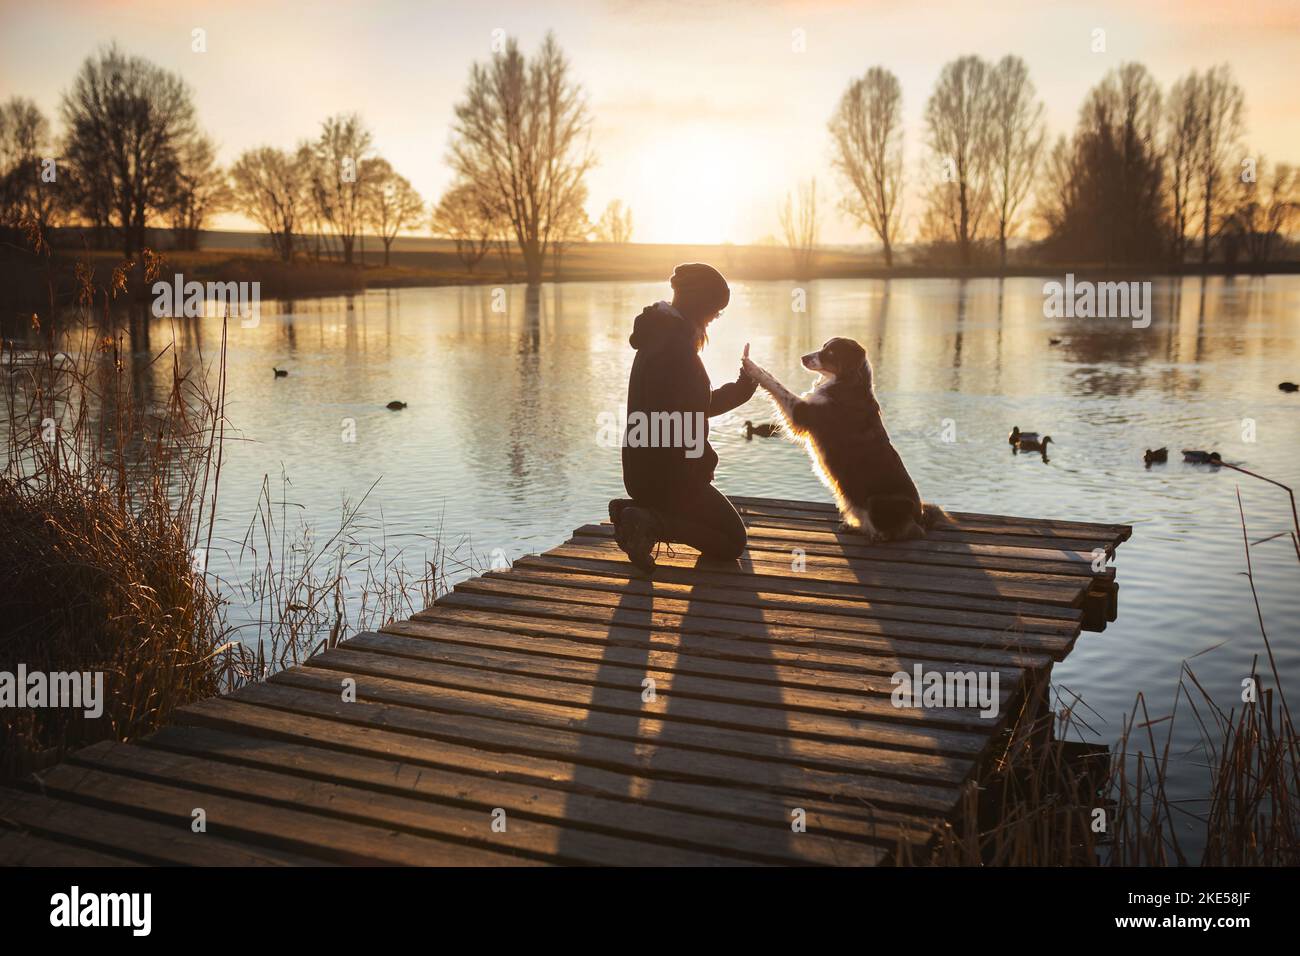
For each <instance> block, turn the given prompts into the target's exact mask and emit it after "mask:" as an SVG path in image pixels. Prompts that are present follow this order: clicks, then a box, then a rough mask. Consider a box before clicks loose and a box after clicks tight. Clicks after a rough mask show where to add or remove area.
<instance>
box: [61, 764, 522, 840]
mask: <svg viewBox="0 0 1300 956" xmlns="http://www.w3.org/2000/svg"><path fill="white" fill-rule="evenodd" d="M105 747H130V749H131V750H132V751H141V752H143V751H144V748H139V747H131V746H130V745H125V744H96V745H95V747H88V748H86V749H85V750H81V751H78V752H77V753H76V754H75V755H74V756H75V759H76V760H78V761H81V760H82V759H83V758H88V757H92V756H93V755H94V754H95V753H97V752H98V751H97V749H96V748H105ZM41 780H42V783H43V785H44V786H45V787H46V789H47V790H49V791H50V792H53V793H57V794H61V795H63V796H66V797H69V798H74V799H77V800H80V801H84V802H87V803H92V804H94V805H97V806H101V807H111V808H113V809H114V810H116V811H118V812H129V813H133V814H137V815H142V816H146V817H148V818H149V819H153V820H160V821H165V822H167V823H170V824H172V825H173V826H176V827H178V828H182V829H184V830H187V831H188V830H189V828H190V824H191V822H192V819H193V817H192V813H193V811H194V810H195V808H202V809H203V810H204V811H205V812H206V814H207V827H208V832H207V834H206V835H207V836H223V837H226V838H227V839H229V840H232V841H237V842H239V843H253V844H255V847H257V848H262V847H278V848H281V849H286V850H289V851H290V852H294V853H302V854H305V855H308V856H312V857H317V858H319V859H322V860H327V861H331V862H335V863H350V864H362V865H366V864H369V865H375V864H378V865H390V866H391V865H416V866H419V865H434V864H437V865H446V866H475V865H478V866H503V865H511V866H517V865H528V864H530V863H532V862H533V861H531V860H528V859H526V858H523V857H517V856H513V855H508V854H507V853H500V852H495V851H492V850H486V849H482V848H480V847H468V846H464V845H462V844H460V843H455V842H450V841H441V840H432V839H428V838H426V837H422V836H416V835H414V834H411V833H404V832H401V831H398V830H394V829H391V828H387V827H376V826H368V825H364V824H359V823H354V822H351V821H348V820H338V819H329V820H326V819H323V818H321V817H319V816H316V815H314V814H310V813H304V812H302V811H299V810H291V809H288V808H285V807H280V806H273V805H271V804H267V803H260V802H256V801H253V800H244V799H237V798H233V797H228V796H224V795H222V794H218V793H213V792H211V791H204V790H201V789H198V788H194V787H190V786H172V785H168V784H162V783H158V782H156V781H153V780H147V779H144V778H142V777H139V776H126V775H123V774H120V773H107V772H104V771H103V770H100V769H97V768H95V767H91V766H88V765H85V764H84V763H65V764H59V765H58V766H55V767H51V768H50V769H48V770H46V771H45V772H44V773H43V774H42V775H41ZM252 851H253V848H252V847H250V852H252Z"/></svg>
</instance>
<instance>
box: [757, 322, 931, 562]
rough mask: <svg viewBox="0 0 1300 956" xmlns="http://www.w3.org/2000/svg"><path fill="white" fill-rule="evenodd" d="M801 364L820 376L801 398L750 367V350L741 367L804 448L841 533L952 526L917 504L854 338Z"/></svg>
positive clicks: (897, 536) (892, 535)
mask: <svg viewBox="0 0 1300 956" xmlns="http://www.w3.org/2000/svg"><path fill="white" fill-rule="evenodd" d="M802 362H803V366H804V368H806V369H808V370H809V371H811V372H817V373H818V374H819V375H820V376H821V378H820V379H819V380H818V381H817V383H816V384H815V386H814V387H813V389H812V390H811V391H810V392H807V393H805V394H804V395H795V394H794V393H793V392H791V391H790V390H789V389H788V388H786V387H785V386H784V385H782V384H781V383H780V382H778V381H777V380H776V378H775V377H774V376H773V375H772V374H771V373H770V372H768V371H767V370H766V369H765V368H763V367H762V366H760V365H758V364H757V363H755V362H754V361H753V360H751V359H750V357H749V346H748V345H747V346H745V353H744V358H743V359H742V361H741V364H742V366H743V367H744V369H745V372H746V373H747V374H748V375H749V376H750V377H751V378H752V379H754V381H756V382H757V383H758V385H759V387H760V388H762V389H763V390H765V391H766V392H767V393H768V394H769V395H770V396H771V397H772V402H773V404H774V405H775V406H776V411H777V414H779V415H780V417H781V419H782V420H783V421H784V423H785V426H786V431H787V433H788V434H790V435H792V436H793V437H794V438H795V439H796V440H798V441H801V442H802V443H803V444H804V445H805V446H806V447H807V449H808V457H809V458H811V459H812V466H813V471H814V472H815V473H816V474H817V476H818V477H819V478H820V479H821V481H822V484H824V485H825V486H826V487H827V488H828V489H829V490H830V492H831V494H832V495H834V496H835V502H836V504H837V505H838V506H839V509H840V516H841V518H842V519H843V524H842V525H841V530H844V531H850V532H853V533H856V534H863V535H866V536H868V537H869V538H871V539H872V540H873V541H906V540H912V539H915V538H921V537H924V536H925V533H926V531H928V530H929V529H930V528H932V527H934V526H935V525H938V524H941V523H948V522H950V520H951V519H950V518H949V517H948V515H947V513H946V512H944V510H943V509H942V508H939V507H937V506H935V505H929V504H924V503H922V501H921V495H920V493H919V492H918V491H917V489H916V483H915V482H914V481H912V476H911V475H909V474H908V473H907V469H906V468H905V467H904V466H903V459H902V458H900V457H899V455H898V450H897V449H896V448H894V444H893V442H891V441H890V440H889V433H888V432H887V431H885V421H884V419H883V418H882V417H881V414H880V403H879V402H878V401H877V400H876V394H875V389H874V386H873V384H872V372H871V362H870V361H869V360H868V359H867V352H866V350H865V349H864V348H863V347H862V346H861V345H859V344H858V343H857V342H855V341H853V340H852V339H845V338H833V339H830V340H828V341H827V342H826V344H825V345H823V346H822V347H821V348H820V349H818V350H817V351H816V352H809V353H808V354H807V355H805V356H803V358H802Z"/></svg>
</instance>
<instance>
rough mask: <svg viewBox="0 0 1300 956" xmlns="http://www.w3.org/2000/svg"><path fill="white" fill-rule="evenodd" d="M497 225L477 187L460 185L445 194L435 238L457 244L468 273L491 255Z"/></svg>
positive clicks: (436, 218) (435, 220) (435, 222)
mask: <svg viewBox="0 0 1300 956" xmlns="http://www.w3.org/2000/svg"><path fill="white" fill-rule="evenodd" d="M494 226H495V223H494V222H493V218H492V206H491V203H489V202H488V201H487V200H486V199H485V198H484V196H483V194H482V193H481V192H480V191H479V190H478V189H476V188H475V187H474V184H473V183H457V184H456V185H454V186H452V187H451V188H450V189H448V190H447V191H446V192H445V193H443V196H442V199H440V200H438V206H437V208H436V209H434V212H433V232H434V235H438V236H443V237H445V238H447V239H450V240H451V241H452V242H454V243H455V244H456V255H457V256H459V257H460V261H461V262H463V263H464V264H465V269H466V271H467V272H470V273H473V272H474V267H475V266H476V265H478V263H479V262H480V261H481V260H482V258H483V257H484V256H485V255H487V252H488V249H489V248H490V247H491V245H492V241H493V238H494V237H493V229H494Z"/></svg>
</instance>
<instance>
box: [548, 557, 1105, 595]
mask: <svg viewBox="0 0 1300 956" xmlns="http://www.w3.org/2000/svg"><path fill="white" fill-rule="evenodd" d="M545 553H546V554H547V555H555V556H557V557H571V558H588V559H596V560H606V561H611V560H612V561H619V560H620V559H621V560H622V561H624V562H626V561H627V558H626V556H625V555H624V554H623V552H622V551H620V550H619V548H618V545H617V544H615V543H614V542H613V541H609V542H607V543H604V544H602V545H600V546H591V545H588V544H586V543H580V544H578V543H575V544H562V545H560V546H559V547H557V548H552V549H551V550H549V551H547V552H545ZM655 560H656V562H657V563H658V565H659V566H660V567H676V568H692V569H694V568H695V567H696V565H697V564H699V565H700V566H701V567H703V568H705V569H707V570H710V571H719V572H721V573H724V574H734V573H741V574H751V575H755V576H757V577H760V578H763V579H764V581H765V583H766V579H769V578H777V579H787V580H796V581H797V580H800V579H801V578H804V577H814V578H818V579H819V580H822V581H834V582H836V583H839V584H843V585H851V586H853V587H877V588H894V589H898V590H909V591H921V592H925V593H927V594H930V595H940V596H942V597H941V598H935V599H934V601H935V603H939V602H940V601H942V604H943V606H946V607H952V606H959V604H960V601H961V600H964V599H965V598H969V597H975V598H983V599H997V600H1004V601H1028V602H1033V603H1036V604H1049V605H1055V606H1058V607H1079V606H1081V604H1082V602H1083V595H1084V593H1086V591H1087V589H1088V584H1087V582H1086V581H1083V580H1079V581H1074V580H1065V579H1061V580H1060V581H1059V582H1057V581H1052V582H1037V581H1034V582H1024V581H1022V580H1020V579H1019V578H1018V577H1017V576H1016V575H1015V574H1005V573H1001V572H998V571H984V572H980V573H979V574H975V575H967V574H956V573H953V574H920V573H915V572H913V571H905V572H904V571H887V570H879V569H878V568H877V567H875V566H868V565H867V564H866V563H865V562H859V563H856V564H855V563H854V562H845V561H836V560H834V559H833V558H823V557H820V556H818V555H807V556H806V557H804V558H803V559H802V560H801V562H800V563H801V565H802V567H801V569H800V570H795V567H794V563H793V561H791V560H786V561H769V560H766V559H763V558H754V557H750V556H744V557H742V558H741V559H740V560H739V561H736V562H720V561H709V560H707V559H703V558H701V557H700V556H699V555H697V554H695V553H694V552H686V551H681V552H678V553H676V554H672V553H670V552H669V551H668V550H667V549H661V550H660V552H659V554H658V556H657V557H656V559H655Z"/></svg>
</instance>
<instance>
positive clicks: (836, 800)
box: [0, 498, 1130, 866]
mask: <svg viewBox="0 0 1300 956" xmlns="http://www.w3.org/2000/svg"><path fill="white" fill-rule="evenodd" d="M733 500H734V501H735V503H736V505H737V507H738V508H740V509H741V511H742V513H743V515H744V517H745V521H746V523H747V524H748V525H749V531H750V540H749V551H748V553H747V554H746V555H745V556H744V557H743V558H742V559H741V561H740V562H738V563H733V564H731V565H722V564H718V563H709V562H704V561H700V560H699V558H698V555H697V554H696V553H695V552H694V551H691V550H690V549H687V548H677V549H676V553H675V554H669V553H667V552H666V551H661V553H660V557H659V570H658V572H657V573H656V574H655V576H654V578H653V579H646V578H645V577H643V576H641V575H640V574H639V573H638V572H637V571H636V570H635V569H634V568H633V567H632V566H631V565H630V564H629V563H628V562H627V560H626V558H625V557H624V556H623V554H622V552H620V551H619V550H618V548H617V546H616V545H615V543H614V540H613V532H612V528H611V527H610V526H609V525H608V524H592V525H585V526H583V527H581V528H579V529H577V531H576V532H575V533H574V535H573V537H572V538H570V539H569V540H568V541H567V542H565V543H564V544H562V545H560V546H559V547H557V548H554V549H552V550H551V551H548V552H546V553H545V554H542V555H538V556H529V557H525V558H521V559H520V560H518V561H516V562H515V564H514V566H513V567H512V568H511V569H509V570H503V571H494V572H490V573H488V574H485V575H483V576H482V577H477V578H473V579H472V580H469V581H466V582H464V583H463V584H460V585H459V586H457V587H456V589H455V591H454V592H452V593H450V594H448V595H446V596H444V597H443V598H442V599H440V600H439V601H438V602H437V604H436V605H435V606H434V607H432V608H429V609H428V610H426V611H423V612H421V613H419V614H417V615H415V617H414V618H412V619H411V620H408V621H401V622H397V623H394V624H392V625H390V626H388V627H385V628H384V629H383V630H382V631H381V632H378V633H365V634H360V635H357V636H356V637H354V638H352V639H351V640H348V641H346V642H344V643H342V644H340V645H339V646H338V647H337V648H335V649H332V650H329V651H327V652H325V653H323V654H320V655H318V656H317V657H315V658H313V659H312V660H310V661H308V662H307V663H306V664H304V665H302V666H299V667H295V668H292V669H290V670H287V671H284V672H282V673H279V674H277V675H275V676H274V677H272V678H271V679H270V680H269V681H268V682H266V683H263V684H258V685H255V686H251V687H248V688H246V689H244V690H241V691H239V692H237V693H234V694H231V695H229V696H227V697H221V698H215V699H211V700H206V701H203V702H201V703H197V704H194V705H191V706H189V707H186V708H184V709H183V710H182V711H181V712H180V713H179V714H178V715H177V719H176V721H175V722H174V723H173V725H171V726H169V727H167V728H165V729H163V730H160V731H158V732H157V733H155V734H153V735H151V736H150V737H148V738H146V739H144V740H141V741H138V742H135V743H130V744H115V743H107V744H98V745H95V746H91V747H88V748H86V749H84V750H81V751H79V752H77V753H75V754H72V755H70V756H69V757H68V759H67V760H65V761H64V762H63V763H61V764H58V765H57V766H54V767H52V768H50V769H48V770H45V771H43V772H41V773H40V774H39V775H38V777H37V778H35V779H33V780H31V781H28V782H25V783H23V784H22V785H20V786H17V787H11V788H8V789H4V790H0V863H2V864H9V865H13V864H55V865H60V864H76V865H82V864H85V865H96V864H99V865H103V864H201V865H242V864H289V865H293V864H303V865H320V864H428V865H534V864H542V863H571V864H637V865H672V864H686V865H692V864H724V865H726V864H842V865H858V866H861V865H874V864H878V863H887V862H888V861H889V860H890V859H891V857H892V855H893V854H894V853H895V852H896V851H897V850H898V848H899V847H901V846H903V845H907V846H909V847H915V848H920V847H923V846H924V845H925V844H926V843H927V842H928V841H930V840H931V838H932V836H933V834H934V832H935V830H936V828H938V827H940V826H942V825H943V823H944V822H945V820H947V819H949V818H950V817H951V815H952V814H953V813H954V811H955V809H956V806H957V803H958V800H959V797H960V795H961V792H962V788H963V785H965V784H966V783H967V782H968V781H969V780H970V779H971V778H972V776H973V775H974V774H975V773H976V771H977V768H978V767H979V765H980V762H981V760H982V759H983V758H985V757H986V756H987V755H988V754H989V753H990V752H991V751H992V750H993V749H994V748H995V747H996V745H997V742H998V740H999V739H1001V738H1004V736H1005V732H1006V731H1007V729H1008V727H1009V726H1010V725H1011V724H1012V723H1013V722H1015V721H1016V720H1018V719H1020V718H1021V717H1023V714H1024V712H1025V710H1026V709H1027V708H1030V707H1033V706H1035V698H1036V695H1038V699H1039V701H1041V694H1042V691H1043V689H1044V688H1045V686H1046V682H1047V677H1048V675H1049V673H1050V670H1051V665H1052V663H1053V662H1054V661H1059V660H1061V659H1062V658H1064V657H1065V655H1066V654H1068V653H1069V652H1070V649H1071V648H1072V646H1073V644H1074V641H1075V640H1076V638H1078V636H1079V633H1080V631H1081V630H1082V629H1085V628H1086V629H1090V630H1100V629H1102V628H1104V627H1105V625H1106V622H1107V621H1109V620H1114V617H1115V613H1116V607H1117V604H1116V599H1117V588H1116V584H1115V580H1114V572H1113V570H1112V569H1109V568H1104V569H1103V570H1100V571H1097V570H1094V569H1095V568H1097V567H1101V566H1102V564H1104V562H1099V561H1098V560H1097V555H1098V554H1099V553H1101V554H1104V555H1107V556H1112V555H1113V553H1114V550H1115V548H1116V547H1117V546H1118V545H1119V544H1120V543H1121V542H1123V541H1125V540H1127V538H1128V537H1129V534H1130V529H1129V528H1128V527H1127V526H1121V525H1100V524H1089V523H1081V522H1075V521H1051V520H1037V519H1031V518H1012V517H1001V516H995V515H978V514H960V513H956V514H954V515H953V517H954V518H955V519H956V522H955V524H954V525H952V526H948V527H944V528H941V529H937V530H935V531H933V532H932V533H931V534H930V535H929V536H928V537H927V538H926V539H925V540H922V541H915V542H905V543H894V544H888V545H868V544H865V543H863V539H861V538H855V537H854V536H851V535H843V534H839V533H837V531H836V524H837V516H836V514H835V512H834V509H833V508H831V507H830V506H829V505H825V504H816V503H811V502H801V501H783V500H773V499H760V498H736V499H733ZM918 664H919V665H921V666H922V668H923V670H924V671H927V672H928V671H938V672H945V673H947V672H975V673H977V674H983V675H986V676H988V675H993V674H996V675H997V677H998V685H997V686H998V694H997V700H998V705H999V706H998V707H997V712H996V714H993V715H991V716H987V717H985V716H981V714H980V712H979V710H978V709H977V708H974V707H942V706H940V707H924V708H900V707H896V706H895V705H894V702H893V701H892V700H891V692H892V691H893V690H894V689H895V685H894V684H893V683H892V682H891V675H894V674H895V673H896V672H900V671H902V672H906V673H908V674H911V673H913V671H914V668H915V667H916V665H918ZM200 818H201V819H202V821H203V823H204V826H205V830H204V832H194V831H195V829H196V828H197V823H196V821H197V820H199V819H200Z"/></svg>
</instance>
